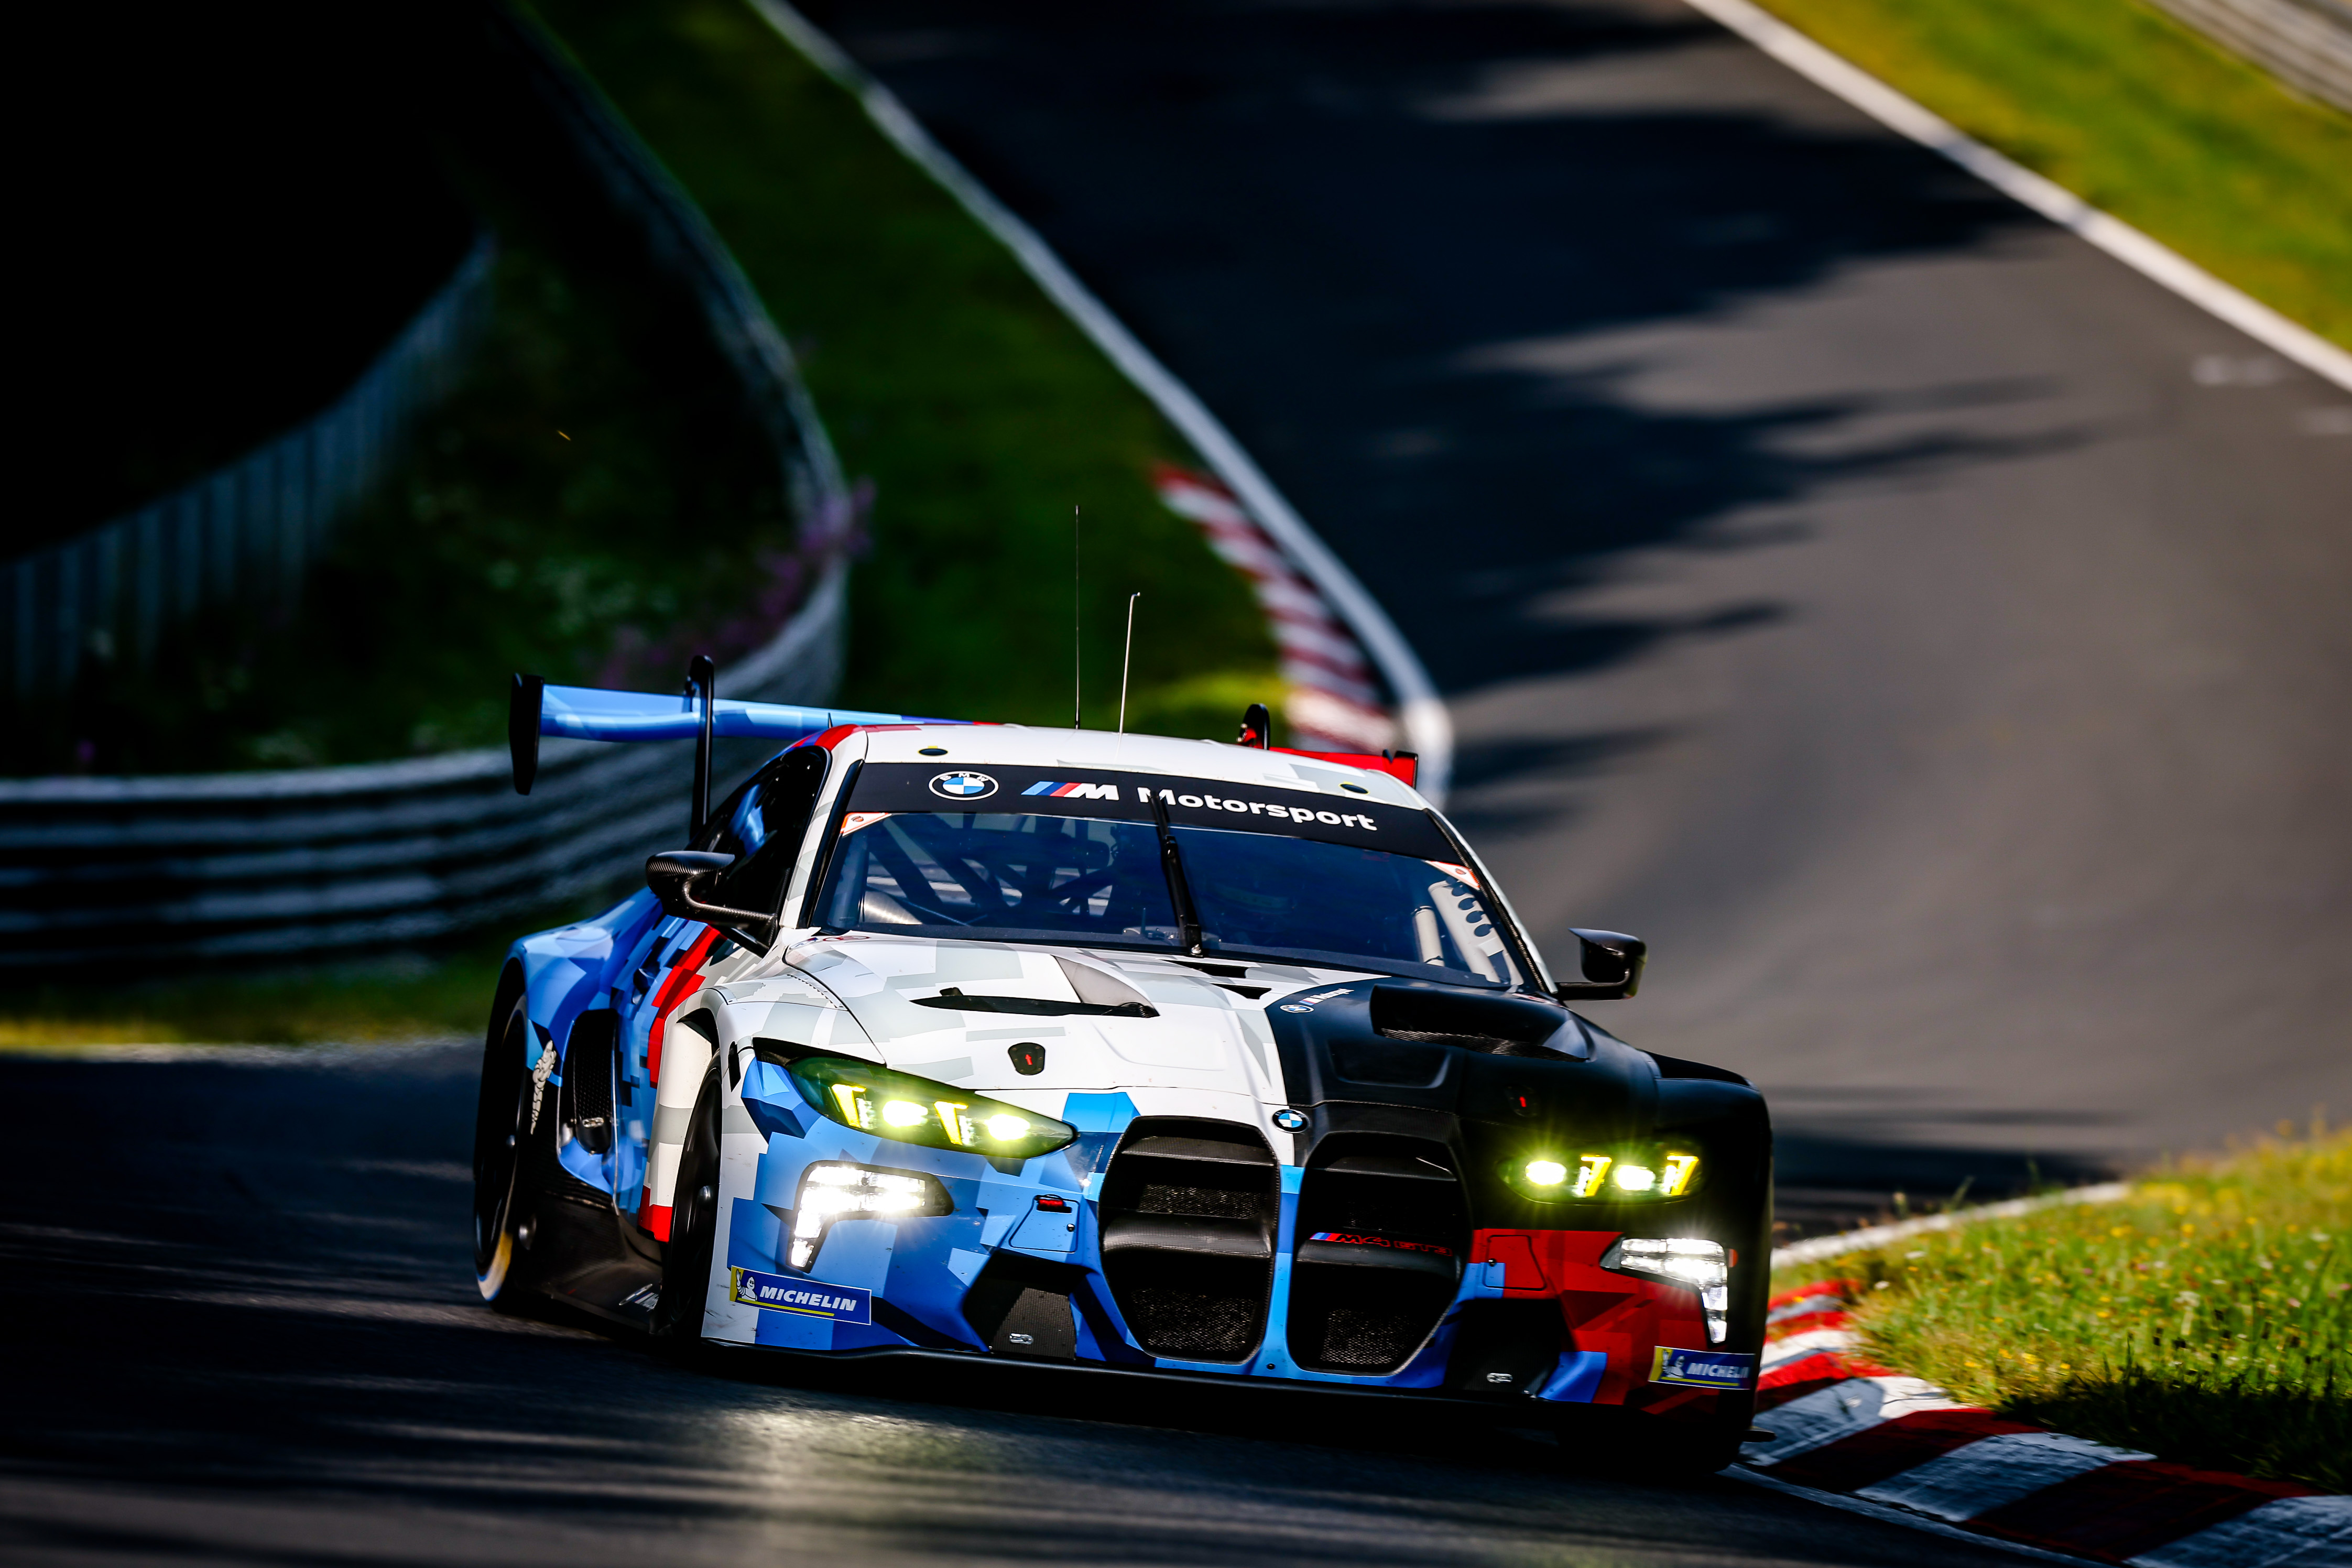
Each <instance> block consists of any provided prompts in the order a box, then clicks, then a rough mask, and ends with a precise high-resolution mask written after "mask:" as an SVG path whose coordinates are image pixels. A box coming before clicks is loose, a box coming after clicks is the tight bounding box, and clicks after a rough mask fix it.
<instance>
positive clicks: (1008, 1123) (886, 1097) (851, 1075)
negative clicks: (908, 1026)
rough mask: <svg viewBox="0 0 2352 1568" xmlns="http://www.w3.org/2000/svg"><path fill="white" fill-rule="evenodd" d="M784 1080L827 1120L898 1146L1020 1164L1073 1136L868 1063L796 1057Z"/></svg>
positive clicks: (997, 1103)
mask: <svg viewBox="0 0 2352 1568" xmlns="http://www.w3.org/2000/svg"><path fill="white" fill-rule="evenodd" d="M791 1072H792V1075H793V1082H794V1083H796V1084H798V1085H799V1086H800V1091H801V1094H802V1096H803V1098H805V1099H806V1100H808V1102H809V1103H810V1104H811V1105H814V1106H815V1107H816V1108H817V1109H818V1110H821V1111H823V1112H824V1114H825V1115H826V1116H827V1117H829V1118H831V1119H832V1120H834V1121H838V1122H840V1123H841V1124H842V1125H843V1126H844V1127H855V1128H856V1129H857V1131H860V1132H871V1133H873V1134H874V1135H875V1136H876V1137H877V1138H895V1139H897V1140H898V1142H901V1143H920V1144H923V1145H925V1146H926V1147H928V1148H932V1149H961V1150H963V1151H964V1152H967V1153H972V1154H992V1155H995V1156H997V1157H999V1158H1001V1159H1014V1160H1026V1159H1029V1158H1031V1157H1032V1156H1034V1155H1038V1154H1050V1153H1052V1152H1054V1151H1055V1150H1056V1149H1059V1148H1060V1147H1062V1146H1063V1145H1064V1144H1066V1143H1067V1142H1070V1141H1071V1140H1073V1139H1075V1138H1076V1137H1077V1135H1078V1130H1077V1129H1076V1128H1075V1127H1073V1126H1071V1125H1070V1124H1069V1123H1068V1122H1066V1121H1055V1120H1054V1119H1053V1118H1052V1117H1050V1116H1040V1115H1038V1114H1037V1113H1036V1112H1035V1111H1034V1110H1022V1109H1021V1108H1020V1107H1019V1106H1017V1105H1007V1104H1005V1103H1004V1102H1003V1100H990V1099H988V1098H987V1097H985V1096H983V1095H977V1094H967V1093H965V1092H964V1091H963V1090H962V1089H957V1088H956V1087H955V1086H954V1085H952V1084H945V1083H934V1082H933V1081H932V1080H931V1079H927V1078H914V1077H911V1076H909V1075H908V1074H906V1073H902V1072H892V1071H891V1070H890V1069H889V1068H878V1067H876V1066H874V1065H873V1064H872V1063H870V1062H856V1061H850V1060H848V1059H847V1058H843V1057H803V1058H801V1059H800V1060H798V1061H796V1062H794V1063H793V1065H792V1068H791Z"/></svg>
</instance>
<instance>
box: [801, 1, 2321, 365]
mask: <svg viewBox="0 0 2352 1568" xmlns="http://www.w3.org/2000/svg"><path fill="white" fill-rule="evenodd" d="M755 3H759V0H755ZM1685 3H1686V4H1687V5H1690V7H1691V8H1692V9H1693V10H1695V11H1697V12H1700V13H1701V14H1703V15H1705V16H1708V17H1711V18H1713V19H1714V20H1715V21H1717V22H1718V23H1721V24H1722V25H1723V26H1726V27H1728V28H1729V29H1730V30H1731V31H1733V32H1735V33H1737V34H1738V35H1739V36H1740V37H1743V38H1745V39H1747V40H1748V42H1749V43H1751V44H1753V45H1755V46H1756V47H1758V48H1759V49H1761V50H1763V51H1764V52H1765V53H1766V54H1768V55H1769V56H1771V57H1772V58H1774V59H1776V60H1779V61H1780V63H1781V64H1782V65H1784V66H1787V67H1788V68H1790V70H1793V71H1795V72H1796V73H1797V74H1798V75H1799V76H1801V77H1803V78H1805V79H1807V80H1808V81H1811V83H1813V84H1814V85H1815V86H1816V87H1820V88H1822V89H1825V90H1827V91H1829V92H1832V93H1834V94H1836V95H1837V96H1838V97H1839V98H1842V99H1843V100H1845V101H1846V102H1848V103H1850V104H1852V105H1853V106H1854V107H1855V108H1856V109H1859V110H1862V111H1863V112H1864V114H1867V115H1869V116H1870V117H1871V118H1872V119H1874V120H1876V121H1878V122H1879V123H1881V124H1882V125H1885V126H1886V127H1887V128H1888V129H1889V130H1892V131H1895V132H1900V133H1901V134H1903V135H1905V136H1907V137H1909V138H1910V139H1911V140H1912V141H1914V142H1918V143H1919V144H1920V145H1921V146H1923V147H1926V148H1927V149H1928V150H1929V151H1930V152H1934V153H1941V154H1942V155H1943V156H1944V157H1947V158H1948V159H1950V160H1951V161H1952V162H1953V163H1958V165H1959V166H1960V167H1961V168H1963V169H1966V170H1967V171H1968V172H1969V173H1970V174H1974V175H1975V176H1976V177H1977V178H1979V179H1980V180H1982V181H1983V182H1984V183H1985V184H1989V185H1990V186H1992V187H1993V188H1994V189H1995V190H1997V191H1999V192H2000V193H2001V194H2002V195H2006V196H2008V197H2010V198H2011V199H2012V200H2014V201H2017V202H2021V203H2022V204H2023V205H2026V206H2029V207H2032V209H2033V210H2034V211H2035V212H2038V213H2040V214H2041V215H2042V216H2043V217H2046V218H2048V219H2049V220H2050V221H2051V222H2053V223H2054V224H2057V225H2058V226H2060V227H2062V228H2066V229H2071V230H2072V231H2073V232H2074V233H2075V234H2076V235H2079V236H2080V237H2083V238H2084V239H2086V240H2088V241H2090V243H2092V244H2093V245H2095V246H2097V247H2099V248H2100V249H2101V250H2104V251H2105V252H2106V253H2107V254H2108V255H2109V256H2112V257H2114V258H2116V260H2118V261H2120V262H2122V263H2123V264H2124V265H2125V266H2126V267H2129V268H2132V269H2133V270H2134V271H2136V272H2138V273H2139V274H2141V275H2142V276H2143V277H2146V278H2148V279H2153V280H2154V281H2156V282H2158V283H2160V284H2162V285H2163V286H2164V287H2165V288H2167V289H2171V290H2172V291H2173V292H2174V293H2176V294H2178V295H2179V296H2180V297H2181V298H2182V299H2184V300H2188V301H2189V303H2191V304H2193V305H2196V306H2198V307H2200V309H2202V310H2205V311H2207V312H2208V313H2210V314H2211V315H2214V316H2218V317H2219V318H2221V320H2222V321H2226V322H2228V323H2229V324H2230V325H2231V326H2233V327H2235V328H2237V329H2238V331H2242V332H2243V333H2245V334H2246V336H2248V337H2250V338H2252V339H2253V340H2254V341H2255V342H2259V343H2261V344H2263V346H2264V347H2266V348H2269V349H2273V350H2274V351H2276V352H2277V353H2281V354H2284V355H2285V356H2286V357H2287V358H2288V359H2291V360H2293V361H2294V363H2297V364H2299V365H2301V366H2303V367H2304V368H2305V370H2308V371H2310V372H2311V373H2312V374H2315V375H2318V376H2321V377H2324V378H2325V379H2326V380H2328V381H2332V382H2334V383H2335V384H2336V385H2337V386H2339V387H2342V388H2344V389H2345V390H2346V391H2347V392H2352V353H2347V351H2345V350H2343V349H2341V348H2338V347H2337V346H2336V344H2334V343H2332V342H2328V341H2327V340H2326V338H2323V337H2321V336H2320V335H2319V334H2318V333H2317V332H2315V331H2312V330H2311V329H2310V328H2308V327H2305V326H2304V325H2302V324H2301V323H2299V322H2296V321H2290V320H2288V319H2287V318H2286V317H2284V316H2283V315H2281V314H2279V312H2278V311H2276V310H2272V309H2271V308H2270V307H2269V306H2268V305H2265V304H2263V303H2262V301H2260V300H2256V299H2254V298H2253V297H2252V296H2251V295H2249V294H2246V293H2244V292H2243V291H2242V290H2240V289H2235V288H2233V287H2231V285H2230V284H2227V283H2224V282H2222V281H2221V279H2219V278H2216V277H2214V276H2213V275H2212V274H2211V273H2210V272H2208V271H2206V270H2205V269H2204V268H2201V267H2200V266H2198V265H2197V264H2196V263H2195V262H2193V261H2191V260H2189V258H2187V257H2185V256H2182V255H2181V254H2180V253H2179V251H2176V250H2174V249H2172V248H2171V247H2169V246H2167V245H2165V244H2163V243H2162V242H2161V241H2159V240H2157V239H2154V238H2152V237H2149V236H2148V235H2147V234H2145V233H2143V232H2141V231H2140V230H2138V229H2137V228H2134V227H2133V226H2131V225H2129V224H2127V223H2126V222H2124V221H2123V219H2121V218H2119V217H2116V216H2114V215H2113V214H2110V213H2106V212H2102V211H2101V210H2100V209H2099V208H2097V207H2095V206H2093V205H2091V204H2090V203H2088V202H2086V201H2084V199H2083V198H2082V197H2080V196H2078V195H2074V192H2072V191H2069V190H2067V189H2066V188H2065V187H2064V186H2063V185H2059V184H2054V183H2053V182H2052V181H2050V180H2047V179H2044V178H2043V177H2042V176H2041V175H2040V174H2035V173H2033V172H2032V170H2031V169H2028V168H2025V167H2024V166H2023V165H2021V164H2019V163H2014V162H2012V161H2011V160H2010V159H2009V158H2006V157H2004V156H2002V155H2001V154H2000V153H1996V152H1994V151H1993V150H1992V149H1991V148H1990V147H1988V146H1986V145H1985V144H1984V143H1983V142H1979V141H1977V140H1976V139H1975V138H1974V137H1971V136H1969V135H1966V134H1964V133H1963V132H1961V131H1960V130H1959V129H1958V127H1957V126H1954V125H1952V124H1951V123H1950V122H1949V121H1946V120H1944V119H1942V118H1941V117H1939V116H1937V114H1935V113H1934V112H1932V111H1931V110H1928V109H1927V108H1926V107H1925V106H1924V105H1922V104H1920V103H1918V102H1916V101H1915V100H1912V99H1910V98H1907V97H1906V96H1905V95H1904V94H1902V93H1900V92H1898V91H1896V90H1895V89H1894V88H1891V87H1889V86H1887V85H1886V83H1885V82H1883V81H1881V80H1879V79H1877V78H1876V77H1874V76H1872V75H1871V74H1870V73H1869V72H1867V71H1865V70H1864V69H1863V68H1861V67H1860V66H1857V65H1855V64H1853V62H1852V61H1851V60H1848V59H1846V58H1843V56H1840V55H1837V54H1833V53H1832V52H1831V51H1830V50H1829V49H1827V48H1825V47H1822V45H1820V44H1817V43H1815V42H1814V41H1813V40H1812V39H1811V38H1809V37H1806V36H1805V35H1804V34H1802V33H1801V32H1799V31H1798V30H1797V29H1796V28H1794V27H1792V26H1789V24H1788V23H1786V22H1783V21H1781V20H1780V18H1779V17H1777V16H1772V15H1770V14H1769V13H1768V12H1766V11H1764V10H1762V9H1760V8H1759V7H1758V6H1756V5H1752V4H1750V3H1749V0H1685Z"/></svg>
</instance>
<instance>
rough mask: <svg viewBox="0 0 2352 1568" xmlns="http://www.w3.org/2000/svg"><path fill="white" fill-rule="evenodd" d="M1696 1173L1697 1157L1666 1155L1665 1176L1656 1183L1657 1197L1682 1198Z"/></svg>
mask: <svg viewBox="0 0 2352 1568" xmlns="http://www.w3.org/2000/svg"><path fill="white" fill-rule="evenodd" d="M1697 1173H1698V1156H1697V1155H1696V1154H1669V1155H1667V1156H1666V1172H1665V1174H1664V1176H1662V1177H1660V1178H1659V1181H1658V1195H1659V1196H1660V1197H1662V1198H1678V1197H1680V1196H1682V1195H1683V1194H1684V1193H1685V1191H1687V1190H1688V1189H1689V1187H1690V1184H1691V1178H1692V1177H1693V1176H1695V1175H1696V1174H1697Z"/></svg>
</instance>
